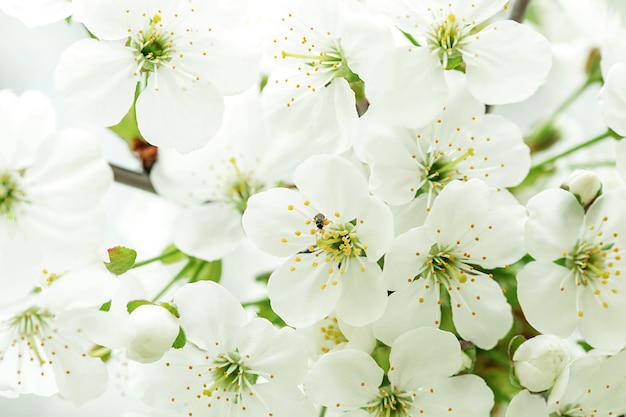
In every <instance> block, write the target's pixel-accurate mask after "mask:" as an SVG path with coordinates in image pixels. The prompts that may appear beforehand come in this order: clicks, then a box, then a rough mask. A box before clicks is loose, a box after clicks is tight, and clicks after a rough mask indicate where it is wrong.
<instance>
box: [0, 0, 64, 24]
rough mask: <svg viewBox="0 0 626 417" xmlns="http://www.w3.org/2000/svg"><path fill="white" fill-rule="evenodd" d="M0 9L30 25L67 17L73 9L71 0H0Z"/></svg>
mask: <svg viewBox="0 0 626 417" xmlns="http://www.w3.org/2000/svg"><path fill="white" fill-rule="evenodd" d="M0 10H2V11H3V12H5V13H6V14H8V15H9V16H13V17H16V18H18V19H19V20H20V21H21V22H22V23H24V25H26V26H28V27H35V26H42V25H47V24H50V23H54V22H58V21H59V20H63V19H67V18H68V17H70V16H71V15H72V11H73V9H72V1H71V0H0Z"/></svg>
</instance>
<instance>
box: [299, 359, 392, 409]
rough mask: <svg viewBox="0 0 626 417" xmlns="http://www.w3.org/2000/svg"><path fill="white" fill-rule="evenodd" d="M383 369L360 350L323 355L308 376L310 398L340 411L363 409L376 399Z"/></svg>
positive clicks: (306, 388)
mask: <svg viewBox="0 0 626 417" xmlns="http://www.w3.org/2000/svg"><path fill="white" fill-rule="evenodd" d="M382 379H383V370H382V369H380V368H379V367H378V365H377V364H376V362H375V361H374V359H372V357H371V356H369V355H368V354H367V353H365V352H361V351H360V350H352V349H345V350H341V351H337V352H331V353H328V354H326V355H324V356H322V357H321V358H320V359H319V360H318V361H317V362H316V363H315V365H313V367H312V369H311V372H309V374H308V375H307V377H306V379H305V382H304V387H305V391H306V393H307V395H308V396H309V397H311V398H312V399H313V401H315V402H316V403H318V404H322V405H324V406H325V407H332V408H333V409H337V408H339V410H345V409H351V408H360V407H363V406H365V405H366V404H367V403H368V402H370V401H371V400H373V399H375V398H376V396H377V395H378V385H379V384H380V382H381V381H382Z"/></svg>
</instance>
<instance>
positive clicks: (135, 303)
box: [126, 300, 152, 314]
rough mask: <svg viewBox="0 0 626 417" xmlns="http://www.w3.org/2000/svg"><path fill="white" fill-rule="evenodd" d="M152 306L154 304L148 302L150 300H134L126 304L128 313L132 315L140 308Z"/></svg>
mask: <svg viewBox="0 0 626 417" xmlns="http://www.w3.org/2000/svg"><path fill="white" fill-rule="evenodd" d="M151 304H152V302H151V301H148V300H133V301H129V302H128V304H126V311H128V314H130V313H132V312H133V311H135V310H137V308H138V307H141V306H145V305H151Z"/></svg>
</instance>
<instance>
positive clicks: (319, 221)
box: [313, 213, 328, 230]
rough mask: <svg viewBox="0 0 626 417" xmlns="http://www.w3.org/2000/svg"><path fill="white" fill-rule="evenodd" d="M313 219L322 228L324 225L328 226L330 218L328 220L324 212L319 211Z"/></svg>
mask: <svg viewBox="0 0 626 417" xmlns="http://www.w3.org/2000/svg"><path fill="white" fill-rule="evenodd" d="M313 220H314V221H315V225H316V226H317V228H318V229H320V230H322V229H324V226H326V224H327V222H328V220H326V217H325V216H324V215H323V214H322V213H317V214H316V215H315V216H313Z"/></svg>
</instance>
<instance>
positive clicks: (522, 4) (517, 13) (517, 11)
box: [509, 0, 530, 23]
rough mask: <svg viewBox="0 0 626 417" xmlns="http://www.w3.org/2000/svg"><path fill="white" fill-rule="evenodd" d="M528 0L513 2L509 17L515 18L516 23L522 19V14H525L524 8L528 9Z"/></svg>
mask: <svg viewBox="0 0 626 417" xmlns="http://www.w3.org/2000/svg"><path fill="white" fill-rule="evenodd" d="M529 3H530V0H515V3H514V4H513V10H511V16H509V19H511V20H515V21H516V22H518V23H522V21H523V20H524V16H526V10H527V9H528V4H529Z"/></svg>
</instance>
